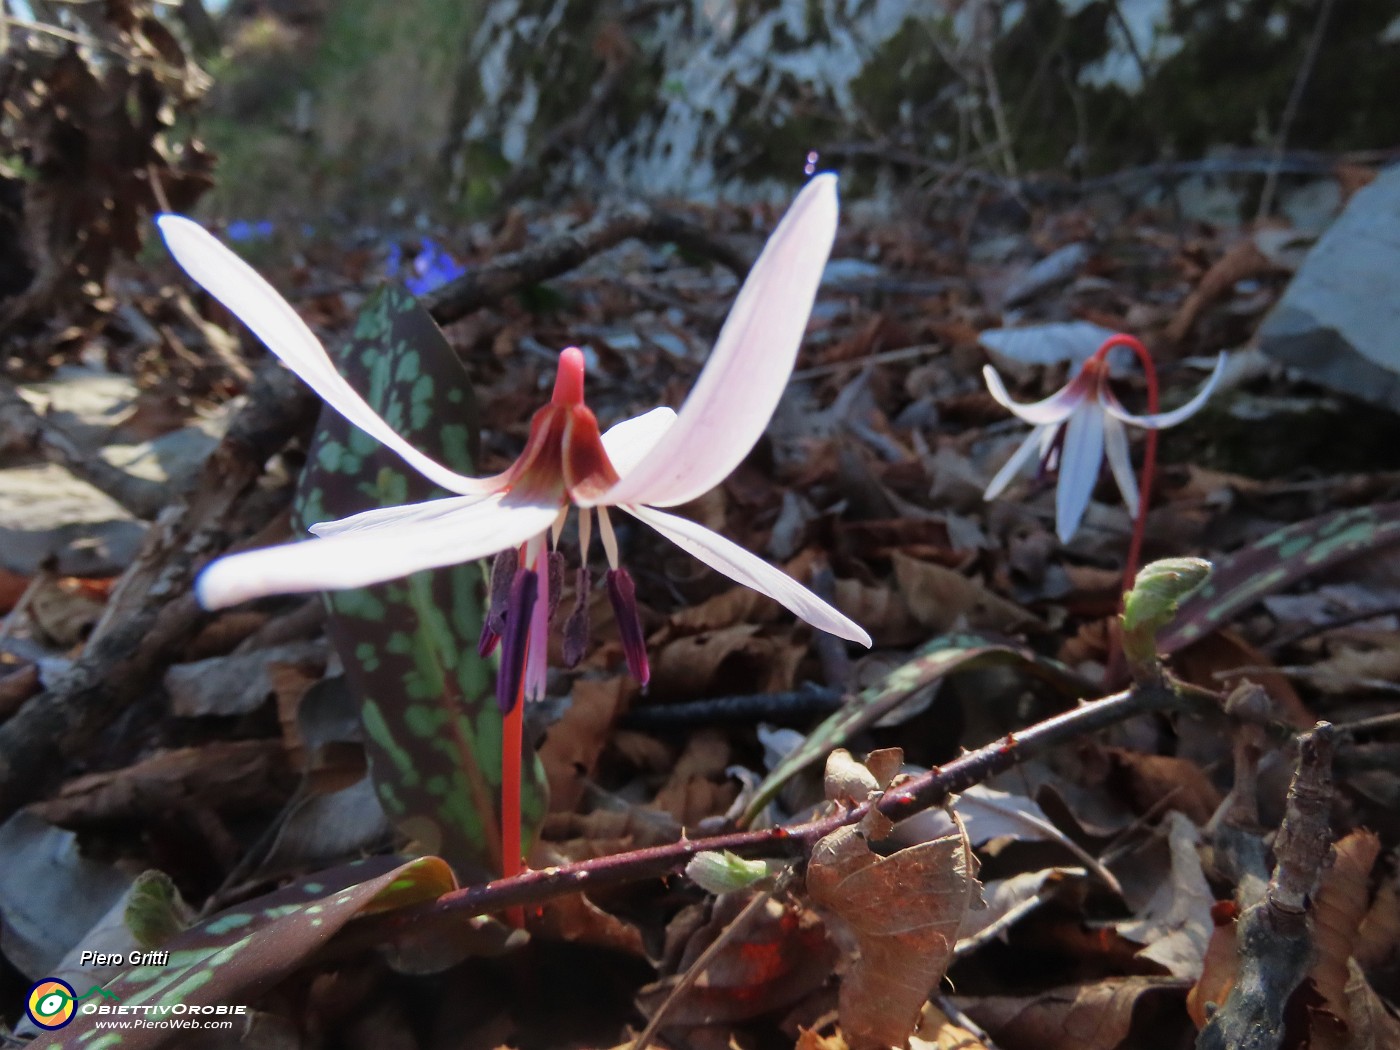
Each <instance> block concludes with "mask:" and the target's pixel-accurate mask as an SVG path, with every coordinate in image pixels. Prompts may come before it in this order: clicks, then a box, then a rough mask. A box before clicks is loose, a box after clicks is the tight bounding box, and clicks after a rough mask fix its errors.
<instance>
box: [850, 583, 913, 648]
mask: <svg viewBox="0 0 1400 1050" xmlns="http://www.w3.org/2000/svg"><path fill="white" fill-rule="evenodd" d="M833 598H834V601H833V604H835V606H836V608H838V609H840V610H841V611H842V612H843V613H845V614H846V615H847V616H849V617H850V618H851V619H852V620H854V621H855V622H856V623H858V624H860V625H861V626H862V627H864V628H865V629H866V630H867V631H868V632H869V633H870V637H871V638H872V639H874V641H875V644H876V645H877V646H901V645H912V644H914V643H916V642H920V641H923V640H925V638H926V637H927V635H928V632H927V631H925V630H924V629H923V628H922V627H920V626H919V621H917V620H916V619H914V615H913V613H911V612H910V611H909V603H908V602H906V601H905V600H904V598H903V596H902V595H900V594H899V592H897V591H894V590H892V589H890V588H889V587H875V586H871V585H868V584H864V583H861V582H859V581H858V580H851V579H841V580H837V581H836V593H835V595H834V596H833Z"/></svg>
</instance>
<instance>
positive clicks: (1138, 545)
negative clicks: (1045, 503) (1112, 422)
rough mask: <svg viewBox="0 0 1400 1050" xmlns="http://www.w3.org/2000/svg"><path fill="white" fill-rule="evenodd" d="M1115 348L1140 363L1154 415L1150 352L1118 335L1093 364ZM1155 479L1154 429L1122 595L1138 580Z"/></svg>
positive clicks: (1140, 486) (1145, 454)
mask: <svg viewBox="0 0 1400 1050" xmlns="http://www.w3.org/2000/svg"><path fill="white" fill-rule="evenodd" d="M1115 346H1126V347H1128V348H1129V349H1130V350H1132V352H1133V353H1135V354H1137V358H1138V361H1140V362H1141V363H1142V371H1143V374H1144V375H1145V376H1146V377H1147V413H1148V415H1155V414H1156V412H1157V409H1158V405H1157V365H1156V363H1155V362H1154V361H1153V360H1152V353H1151V351H1149V350H1148V349H1147V347H1145V346H1143V345H1142V343H1141V342H1139V341H1138V340H1137V339H1135V338H1134V337H1133V336H1131V335H1125V334H1123V333H1122V332H1120V333H1119V334H1117V335H1114V336H1110V337H1109V338H1108V339H1105V340H1104V342H1103V345H1102V346H1100V347H1099V348H1098V350H1096V351H1095V352H1094V360H1096V361H1102V360H1103V359H1104V358H1106V357H1107V356H1108V352H1109V351H1110V350H1112V349H1113V348H1114V347H1115ZM1156 476H1157V430H1156V428H1155V427H1153V428H1149V429H1148V431H1147V444H1146V445H1145V447H1144V448H1143V450H1142V469H1141V470H1139V471H1138V511H1137V518H1136V519H1135V520H1134V521H1133V538H1132V539H1131V540H1130V541H1129V543H1128V560H1127V561H1126V562H1125V563H1124V565H1123V591H1124V593H1126V592H1128V591H1130V590H1132V589H1133V581H1134V580H1136V579H1137V572H1138V569H1139V568H1141V566H1140V565H1139V564H1138V562H1139V561H1140V560H1141V558H1142V543H1143V538H1144V536H1145V535H1146V533H1147V506H1148V504H1149V503H1151V502H1152V483H1153V482H1154V481H1155V480H1156Z"/></svg>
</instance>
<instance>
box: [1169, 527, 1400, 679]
mask: <svg viewBox="0 0 1400 1050" xmlns="http://www.w3.org/2000/svg"><path fill="white" fill-rule="evenodd" d="M1397 541H1400V503H1378V504H1376V505H1375V506H1372V507H1356V508H1354V509H1352V510H1337V511H1332V512H1331V513H1328V514H1323V515H1321V516H1320V517H1316V518H1311V519H1309V520H1308V521H1300V522H1298V523H1296V524H1294V525H1289V526H1287V527H1285V528H1282V529H1278V530H1276V531H1274V532H1271V533H1269V534H1268V535H1267V536H1265V537H1263V538H1262V539H1258V540H1255V541H1254V542H1253V543H1251V544H1248V545H1247V546H1244V547H1241V548H1240V549H1239V550H1237V551H1235V552H1234V553H1233V554H1228V555H1226V556H1225V557H1223V558H1220V559H1218V560H1216V561H1215V562H1214V567H1215V568H1214V572H1213V573H1212V574H1211V577H1210V579H1209V580H1207V581H1206V583H1205V584H1204V585H1203V586H1202V587H1201V588H1200V590H1198V591H1195V592H1194V593H1193V594H1192V595H1191V596H1190V597H1189V598H1187V599H1186V600H1185V601H1183V602H1182V603H1181V606H1180V607H1179V608H1178V609H1177V613H1176V618H1175V619H1174V620H1173V621H1172V625H1171V626H1170V627H1169V628H1167V630H1165V631H1163V632H1162V634H1161V636H1160V637H1159V638H1158V639H1157V648H1158V650H1159V651H1161V652H1163V653H1174V652H1176V651H1177V650H1178V649H1181V648H1182V647H1184V646H1187V645H1190V644H1191V643H1192V642H1194V641H1197V640H1198V639H1200V638H1204V637H1205V636H1206V635H1208V634H1210V633H1212V632H1213V631H1217V630H1219V629H1220V628H1221V627H1224V626H1225V625H1226V624H1228V623H1230V622H1231V621H1232V620H1233V619H1234V618H1235V617H1236V616H1238V615H1239V614H1240V613H1241V612H1243V611H1244V610H1245V609H1247V608H1248V607H1249V606H1251V605H1253V604H1254V603H1255V602H1257V601H1259V599H1261V598H1263V597H1265V596H1266V595H1269V594H1273V593H1275V592H1277V591H1280V590H1282V589H1283V588H1284V587H1287V586H1289V585H1291V584H1293V583H1296V582H1297V581H1298V580H1300V579H1302V578H1303V577H1305V576H1310V575H1312V574H1313V573H1315V572H1321V571H1322V570H1323V569H1327V568H1331V567H1332V566H1334V565H1337V564H1339V563H1341V562H1344V561H1346V560H1347V559H1349V558H1355V557H1356V556H1357V555H1360V554H1365V553H1366V552H1367V551H1372V550H1375V549H1377V548H1379V547H1383V546H1385V545H1386V544H1390V543H1395V542H1397Z"/></svg>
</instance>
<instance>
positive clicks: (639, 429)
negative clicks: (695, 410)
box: [602, 407, 676, 478]
mask: <svg viewBox="0 0 1400 1050" xmlns="http://www.w3.org/2000/svg"><path fill="white" fill-rule="evenodd" d="M675 423H676V410H675V409H674V408H665V407H662V408H653V409H652V410H651V411H650V412H643V413H642V414H641V415H640V416H633V417H632V418H631V419H624V420H623V421H622V422H621V423H616V424H614V425H613V426H610V427H608V429H607V430H605V431H604V432H603V437H602V441H603V451H605V452H606V453H607V454H608V459H609V461H610V462H611V463H612V465H613V470H615V471H617V474H618V477H619V478H626V477H627V475H628V474H629V473H631V472H632V471H633V470H634V469H635V468H636V466H637V464H638V463H640V462H641V461H642V460H644V459H646V457H647V456H648V455H649V454H650V453H651V450H652V449H654V448H655V447H656V443H657V442H658V441H660V440H661V439H662V438H663V437H665V436H666V433H667V432H668V431H669V430H670V429H671V427H673V426H674V425H675Z"/></svg>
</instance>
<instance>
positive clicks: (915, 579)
mask: <svg viewBox="0 0 1400 1050" xmlns="http://www.w3.org/2000/svg"><path fill="white" fill-rule="evenodd" d="M892 560H893V562H894V574H895V581H896V582H897V584H898V585H899V592H900V594H902V595H903V596H904V600H905V601H906V602H908V603H909V611H910V612H911V613H912V614H913V616H914V619H916V620H917V621H918V622H919V623H920V624H922V625H923V626H924V627H925V628H927V629H928V630H930V631H949V630H952V629H953V628H955V627H959V626H964V627H972V628H977V629H981V630H994V631H1004V632H1007V633H1011V632H1013V631H1017V630H1019V629H1021V628H1023V627H1028V626H1033V625H1035V624H1038V623H1039V621H1038V620H1037V619H1036V618H1035V617H1034V616H1032V615H1031V614H1030V613H1029V612H1027V611H1026V610H1025V609H1023V608H1021V607H1020V606H1019V605H1017V604H1016V603H1015V602H1009V601H1007V600H1006V599H1005V598H1003V597H1001V596H1000V595H997V594H994V593H992V592H991V591H989V590H988V589H987V588H986V587H984V586H983V585H982V584H980V583H978V582H977V581H976V580H973V579H970V578H969V577H967V576H964V575H963V574H962V573H960V572H958V571H957V570H955V569H949V568H947V567H945V566H943V565H936V564H934V563H933V562H927V561H918V560H917V559H914V558H911V557H909V556H908V555H906V554H903V553H901V552H899V551H896V552H894V555H893V557H892Z"/></svg>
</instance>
